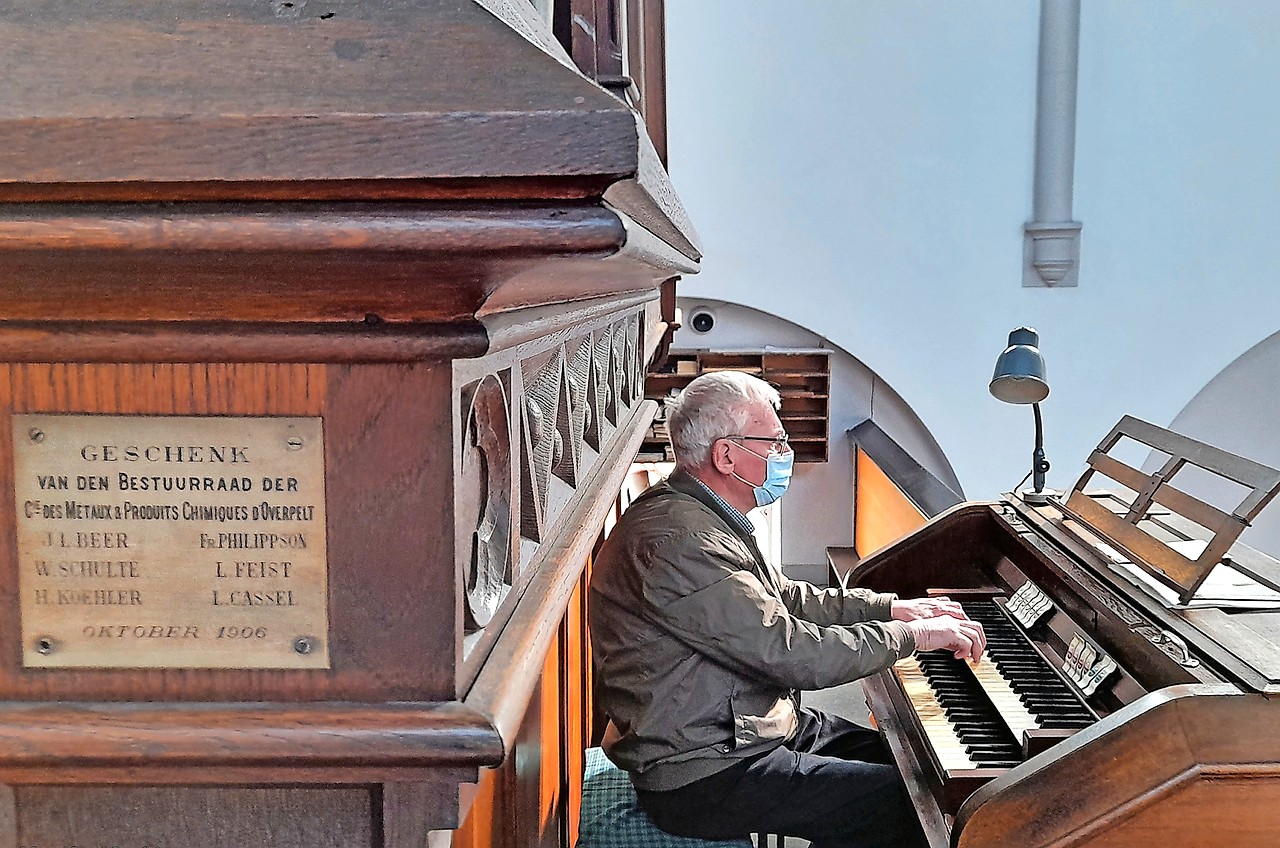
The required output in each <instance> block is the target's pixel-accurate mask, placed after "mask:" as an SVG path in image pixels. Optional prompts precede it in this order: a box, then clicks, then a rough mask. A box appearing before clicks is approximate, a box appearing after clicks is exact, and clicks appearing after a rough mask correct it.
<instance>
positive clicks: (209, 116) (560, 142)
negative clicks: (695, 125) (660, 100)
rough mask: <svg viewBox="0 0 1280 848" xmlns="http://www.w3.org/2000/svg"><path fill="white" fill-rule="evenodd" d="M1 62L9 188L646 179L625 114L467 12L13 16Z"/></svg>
mask: <svg viewBox="0 0 1280 848" xmlns="http://www.w3.org/2000/svg"><path fill="white" fill-rule="evenodd" d="M321 5H322V8H321ZM0 55H4V56H6V57H8V64H7V66H6V67H7V71H6V76H5V85H4V89H3V91H2V92H0V149H3V150H4V151H5V155H4V156H3V157H0V183H28V184H31V183H44V184H57V183H117V184H119V183H148V182H201V181H219V182H242V181H274V182H294V181H307V180H316V179H321V180H392V179H414V178H438V179H450V178H453V179H457V178H477V177H479V178H508V177H548V176H559V177H581V176H585V175H590V174H597V175H615V176H618V175H624V174H630V173H634V172H635V171H636V167H637V165H636V163H637V155H638V154H637V146H636V126H635V122H634V120H633V118H632V113H631V111H630V110H629V109H628V108H627V106H626V105H625V104H623V103H622V102H620V101H619V100H617V99H616V98H614V97H612V96H610V95H609V94H608V93H607V92H605V91H604V90H603V89H601V88H600V87H599V86H596V85H594V84H593V83H591V82H590V81H589V80H587V79H585V78H583V77H582V76H581V75H580V74H578V73H576V72H572V71H570V70H569V69H567V68H566V67H565V66H564V65H563V64H562V63H560V62H558V61H557V60H556V59H555V58H553V57H552V56H549V55H548V54H547V53H546V52H545V51H544V50H542V49H540V48H539V47H538V46H536V45H535V44H533V43H531V42H530V41H528V40H527V39H526V38H525V37H523V36H521V35H520V34H519V33H517V32H516V31H515V30H513V29H512V28H510V26H508V25H507V24H505V23H503V22H502V21H500V20H499V19H497V18H495V17H494V16H493V15H492V14H490V13H489V12H488V11H486V10H485V9H483V8H482V7H480V6H479V5H476V4H474V3H470V2H465V3H458V2H451V1H448V0H426V2H416V3H402V2H395V0H360V2H356V0H332V2H328V3H324V4H315V3H312V4H310V5H308V4H306V3H296V4H294V3H284V4H281V3H265V2H263V3H238V4H227V3H222V2H216V1H215V0H184V2H161V0H66V2H59V3H36V4H19V5H17V6H11V7H8V10H7V11H4V10H0ZM86 154H89V155H86Z"/></svg>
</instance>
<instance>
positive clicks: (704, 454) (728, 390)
mask: <svg viewBox="0 0 1280 848" xmlns="http://www.w3.org/2000/svg"><path fill="white" fill-rule="evenodd" d="M754 401H760V402H764V403H767V404H769V405H770V406H771V407H773V408H774V409H777V408H778V407H779V406H780V405H781V404H782V397H781V396H780V395H779V394H778V390H777V389H775V388H774V387H773V386H771V385H769V384H768V383H766V382H765V381H764V380H761V379H760V378H759V377H753V376H751V375H750V374H744V373H743V372H741V371H714V372H712V373H710V374H703V375H702V376H700V377H696V378H695V379H694V380H693V381H692V382H691V383H689V385H687V386H685V388H684V391H682V392H681V393H680V394H679V395H678V396H676V397H674V398H671V399H669V400H668V401H667V435H668V437H669V438H670V439H671V449H672V450H673V451H674V452H675V455H676V465H677V466H678V467H680V468H700V467H702V466H704V465H706V464H707V460H708V459H710V457H711V446H712V445H713V444H715V441H716V439H723V438H724V437H725V436H738V435H743V432H742V430H743V428H744V427H746V426H747V421H748V419H750V418H751V412H752V410H751V406H752V403H753V402H754Z"/></svg>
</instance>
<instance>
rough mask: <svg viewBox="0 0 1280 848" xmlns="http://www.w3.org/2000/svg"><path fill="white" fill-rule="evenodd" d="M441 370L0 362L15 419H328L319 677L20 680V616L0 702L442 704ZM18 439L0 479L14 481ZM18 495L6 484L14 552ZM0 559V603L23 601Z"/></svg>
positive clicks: (447, 556) (5, 399)
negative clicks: (324, 633)
mask: <svg viewBox="0 0 1280 848" xmlns="http://www.w3.org/2000/svg"><path fill="white" fill-rule="evenodd" d="M450 391H451V372H450V369H449V366H448V365H427V364H420V365H411V366H329V367H324V366H315V365H311V366H307V365H116V366H112V365H39V364H33V365H9V366H4V367H0V434H3V433H8V432H9V431H10V429H11V426H12V425H11V423H10V418H9V415H10V412H86V413H95V412H96V413H114V414H145V415H298V416H317V415H319V416H323V418H324V429H325V471H326V473H325V477H326V487H327V489H326V503H327V507H328V509H327V514H328V528H327V531H328V554H329V593H330V595H329V617H330V618H329V640H330V646H331V649H330V659H331V663H332V669H331V670H328V671H264V670H258V671H239V670H237V671H231V670H227V671H218V670H184V669H167V670H117V671H100V670H38V671H37V670H24V669H22V668H21V667H20V666H19V665H18V662H19V661H18V657H19V656H20V655H21V652H20V650H19V640H20V632H19V625H18V620H17V617H16V616H9V617H5V618H4V619H3V620H0V697H4V698H6V699H19V700H21V699H32V700H51V699H60V698H75V699H77V700H107V701H111V700H137V699H152V698H154V699H165V700H187V701H201V700H207V701H222V700H258V699H266V700H282V701H306V700H316V699H349V700H384V699H385V700H437V699H439V700H449V699H452V698H453V697H454V696H455V694H456V692H455V686H454V660H453V651H452V646H453V645H454V642H455V608H456V599H455V594H454V592H455V587H454V574H453V568H454V565H453V552H452V539H453V533H452V514H453V508H452V491H451V486H452V476H451V474H450V473H449V472H448V469H450V468H451V467H452V465H451V463H452V457H451V452H452V447H451V443H450V438H449V435H448V434H449V433H450V432H451V421H450V411H449V404H448V403H447V402H445V400H444V399H447V398H448V397H449V396H450ZM11 451H12V440H11V439H9V438H8V437H4V438H0V472H2V474H3V478H4V479H6V480H10V479H11V476H12V470H11V469H12V453H11ZM15 514H16V513H15V506H14V504H13V486H12V483H9V484H8V485H6V486H0V537H3V538H9V539H10V540H12V538H13V533H14V521H15ZM15 556H16V550H15V547H14V543H13V542H12V541H10V542H9V544H8V545H7V546H5V547H3V548H2V549H0V564H2V565H0V592H3V593H9V594H10V596H13V594H12V593H16V591H17V582H16V578H17V568H16V563H15Z"/></svg>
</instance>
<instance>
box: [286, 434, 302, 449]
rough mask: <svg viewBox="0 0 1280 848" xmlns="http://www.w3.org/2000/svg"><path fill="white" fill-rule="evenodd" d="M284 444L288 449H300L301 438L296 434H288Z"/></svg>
mask: <svg viewBox="0 0 1280 848" xmlns="http://www.w3.org/2000/svg"><path fill="white" fill-rule="evenodd" d="M285 445H286V446H287V447H288V448H289V450H302V439H300V438H299V437H297V436H290V437H289V438H288V439H286V440H285Z"/></svg>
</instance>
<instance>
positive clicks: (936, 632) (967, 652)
mask: <svg viewBox="0 0 1280 848" xmlns="http://www.w3.org/2000/svg"><path fill="white" fill-rule="evenodd" d="M906 625H907V627H909V628H910V629H911V633H912V634H913V635H914V636H915V637H916V650H918V651H936V650H938V649H939V648H945V649H946V650H948V651H951V652H952V653H953V654H954V655H955V658H956V659H958V660H973V661H974V662H977V661H978V660H980V659H982V652H983V651H985V650H986V648H987V635H986V634H985V633H983V632H982V625H981V624H979V623H978V622H976V621H970V620H969V619H967V618H952V617H951V616H949V615H940V616H937V617H936V618H918V619H916V620H915V621H908V622H906Z"/></svg>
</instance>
